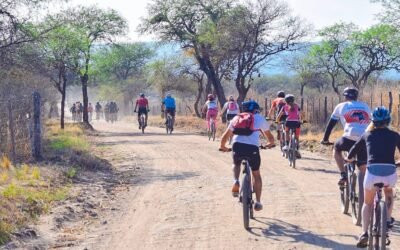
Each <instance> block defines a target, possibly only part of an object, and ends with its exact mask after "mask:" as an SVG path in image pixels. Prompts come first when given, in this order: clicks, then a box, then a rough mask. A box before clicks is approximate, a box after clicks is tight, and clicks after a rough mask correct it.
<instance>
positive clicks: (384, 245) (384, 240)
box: [379, 201, 388, 250]
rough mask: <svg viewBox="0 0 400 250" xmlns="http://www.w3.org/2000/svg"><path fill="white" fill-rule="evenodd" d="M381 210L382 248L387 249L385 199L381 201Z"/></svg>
mask: <svg viewBox="0 0 400 250" xmlns="http://www.w3.org/2000/svg"><path fill="white" fill-rule="evenodd" d="M379 210H380V211H381V216H380V217H381V218H380V236H381V239H380V243H379V245H380V249H381V250H382V249H383V250H384V249H386V237H387V233H388V232H387V207H386V203H385V202H384V201H381V202H379Z"/></svg>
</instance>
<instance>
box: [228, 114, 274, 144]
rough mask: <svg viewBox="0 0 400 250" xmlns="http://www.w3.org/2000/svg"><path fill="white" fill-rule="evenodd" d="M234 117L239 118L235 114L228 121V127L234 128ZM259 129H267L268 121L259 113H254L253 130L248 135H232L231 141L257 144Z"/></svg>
mask: <svg viewBox="0 0 400 250" xmlns="http://www.w3.org/2000/svg"><path fill="white" fill-rule="evenodd" d="M235 119H239V116H235V117H234V118H233V119H232V121H231V122H230V123H229V127H228V128H229V129H230V130H231V131H233V130H234V127H233V124H235ZM260 130H262V131H263V132H264V131H266V130H269V123H268V122H267V121H266V120H265V118H264V117H263V116H262V115H260V114H254V132H253V133H252V134H251V135H249V136H246V135H234V136H233V138H232V143H235V142H239V143H243V144H250V145H254V146H257V147H258V146H259V139H260Z"/></svg>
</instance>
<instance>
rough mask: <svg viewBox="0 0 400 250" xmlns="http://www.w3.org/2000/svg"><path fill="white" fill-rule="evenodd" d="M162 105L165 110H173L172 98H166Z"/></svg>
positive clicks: (173, 101) (173, 100)
mask: <svg viewBox="0 0 400 250" xmlns="http://www.w3.org/2000/svg"><path fill="white" fill-rule="evenodd" d="M162 103H163V104H164V105H165V108H167V109H174V108H175V107H176V106H175V99H174V98H172V97H166V98H165V99H164V100H163V102H162Z"/></svg>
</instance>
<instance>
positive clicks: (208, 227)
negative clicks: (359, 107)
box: [76, 123, 400, 250]
mask: <svg viewBox="0 0 400 250" xmlns="http://www.w3.org/2000/svg"><path fill="white" fill-rule="evenodd" d="M94 126H95V128H96V129H97V130H98V131H100V134H101V136H100V137H99V138H98V139H97V145H98V146H99V147H104V148H106V149H107V150H105V151H107V153H106V155H105V157H106V158H107V159H108V160H109V161H110V162H111V163H112V164H113V165H114V167H115V168H117V170H118V171H120V172H121V173H124V172H125V173H127V174H128V173H130V174H132V173H134V174H133V175H134V176H135V177H134V178H132V180H131V184H130V187H129V191H127V192H125V193H124V194H122V195H120V197H119V198H118V199H117V200H115V201H114V207H115V208H114V209H113V210H110V212H109V213H108V214H106V215H105V216H106V218H104V219H105V220H106V221H107V223H106V224H105V223H103V224H104V225H100V224H99V225H98V226H96V227H95V228H93V229H92V230H91V231H90V233H89V235H88V236H87V237H86V240H85V241H84V242H82V244H80V246H79V247H77V248H76V249H84V248H85V247H86V248H87V249H119V250H122V249H323V248H325V249H353V246H354V244H355V241H356V237H357V235H358V234H359V232H360V228H359V227H356V226H354V225H353V224H352V223H351V217H350V216H348V215H343V214H341V213H340V208H339V197H338V188H337V186H336V182H337V178H338V174H337V171H336V169H335V168H334V165H333V162H332V161H329V160H326V159H323V158H321V157H318V156H316V155H314V154H311V153H307V152H303V159H301V160H300V161H298V166H297V168H296V169H292V168H290V167H289V166H288V164H287V162H286V160H284V159H283V158H282V157H281V156H280V154H279V152H278V149H273V150H268V151H262V155H261V157H262V167H261V172H262V177H263V196H262V201H263V204H264V210H263V211H261V212H258V213H256V219H255V220H253V221H251V230H250V231H245V230H244V229H243V224H242V214H241V206H240V203H238V201H237V199H234V198H232V196H231V194H230V188H231V184H232V177H231V155H230V154H223V153H219V152H218V151H217V148H218V142H209V141H208V140H207V138H206V137H202V136H198V135H193V134H185V133H179V132H176V133H175V134H173V135H166V134H165V132H164V130H163V129H160V128H147V130H146V134H144V135H142V134H139V132H138V129H137V127H136V125H132V124H127V123H118V124H116V125H113V126H111V125H107V124H105V123H98V124H95V125H94ZM395 210H396V213H395V214H394V216H395V217H396V218H400V215H399V211H400V209H399V203H397V204H396V207H395ZM394 231H395V232H393V233H392V246H393V247H392V249H396V247H394V246H398V248H397V249H400V237H399V228H398V224H396V228H395V230H394Z"/></svg>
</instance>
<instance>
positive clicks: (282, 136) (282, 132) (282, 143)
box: [277, 122, 288, 158]
mask: <svg viewBox="0 0 400 250" xmlns="http://www.w3.org/2000/svg"><path fill="white" fill-rule="evenodd" d="M277 125H278V130H279V132H280V138H279V146H280V148H281V152H282V156H283V157H285V158H287V157H288V155H287V154H286V151H285V150H283V147H284V146H285V144H286V131H285V122H280V123H278V124H277Z"/></svg>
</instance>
